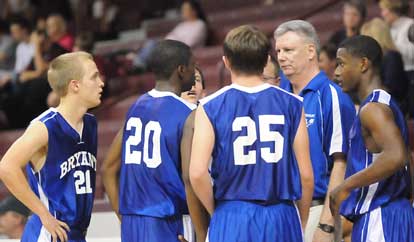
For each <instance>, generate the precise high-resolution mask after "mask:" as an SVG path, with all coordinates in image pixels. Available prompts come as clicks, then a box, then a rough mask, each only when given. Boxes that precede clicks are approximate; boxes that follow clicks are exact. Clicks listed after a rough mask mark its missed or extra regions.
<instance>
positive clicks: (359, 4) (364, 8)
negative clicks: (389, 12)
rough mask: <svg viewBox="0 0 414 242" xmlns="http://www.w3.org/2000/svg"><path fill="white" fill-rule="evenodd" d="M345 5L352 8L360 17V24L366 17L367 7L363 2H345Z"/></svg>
mask: <svg viewBox="0 0 414 242" xmlns="http://www.w3.org/2000/svg"><path fill="white" fill-rule="evenodd" d="M345 5H348V6H351V7H354V8H355V9H356V10H357V11H358V12H359V14H360V15H361V24H362V22H364V19H365V18H366V16H367V5H366V4H365V1H364V0H347V1H345Z"/></svg>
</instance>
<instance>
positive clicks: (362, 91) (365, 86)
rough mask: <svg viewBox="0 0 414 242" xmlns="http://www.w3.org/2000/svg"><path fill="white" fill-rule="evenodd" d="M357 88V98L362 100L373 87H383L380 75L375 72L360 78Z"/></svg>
mask: <svg viewBox="0 0 414 242" xmlns="http://www.w3.org/2000/svg"><path fill="white" fill-rule="evenodd" d="M360 85H361V86H360V88H359V90H358V99H359V100H360V102H363V101H364V100H365V99H366V98H367V97H368V96H369V95H370V94H371V93H372V92H373V91H374V90H375V89H383V86H382V85H381V77H380V76H379V75H376V74H371V75H367V76H366V77H363V78H362V80H361V84H360Z"/></svg>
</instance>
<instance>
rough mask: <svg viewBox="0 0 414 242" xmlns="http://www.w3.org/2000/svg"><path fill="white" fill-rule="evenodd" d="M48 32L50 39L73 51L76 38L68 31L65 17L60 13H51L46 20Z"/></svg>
mask: <svg viewBox="0 0 414 242" xmlns="http://www.w3.org/2000/svg"><path fill="white" fill-rule="evenodd" d="M46 32H47V35H48V37H49V38H50V40H51V41H52V42H54V43H56V44H58V45H60V46H61V47H62V48H64V49H65V50H66V51H69V52H70V51H72V49H73V45H74V42H75V39H74V38H73V36H72V35H71V34H69V33H68V31H67V28H66V21H65V19H64V18H63V17H62V16H61V15H59V14H53V15H50V16H49V17H48V18H47V20H46Z"/></svg>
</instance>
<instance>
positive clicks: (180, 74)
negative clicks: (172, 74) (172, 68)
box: [177, 65, 186, 80]
mask: <svg viewBox="0 0 414 242" xmlns="http://www.w3.org/2000/svg"><path fill="white" fill-rule="evenodd" d="M185 70H186V67H185V66H184V65H178V67H177V76H178V78H179V79H180V80H182V79H183V76H184V73H185Z"/></svg>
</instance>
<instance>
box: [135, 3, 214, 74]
mask: <svg viewBox="0 0 414 242" xmlns="http://www.w3.org/2000/svg"><path fill="white" fill-rule="evenodd" d="M181 18H182V22H181V23H179V24H178V25H177V26H176V27H175V28H174V29H173V30H172V31H171V32H170V33H168V34H167V36H166V37H165V39H172V40H177V41H181V42H183V43H185V44H187V45H188V46H190V47H191V48H196V47H200V46H204V45H205V44H206V41H207V33H208V27H207V18H206V16H205V14H204V11H203V10H202V8H201V5H200V3H199V2H198V1H196V0H185V1H184V2H183V4H182V5H181ZM156 43H157V41H156V40H148V41H147V42H146V43H145V44H144V46H143V47H142V48H141V49H140V51H139V52H138V54H137V55H136V56H135V58H134V66H135V67H138V68H139V69H141V68H142V69H145V68H146V61H147V59H148V57H149V55H150V53H151V50H152V49H153V47H154V46H155V45H156Z"/></svg>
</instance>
